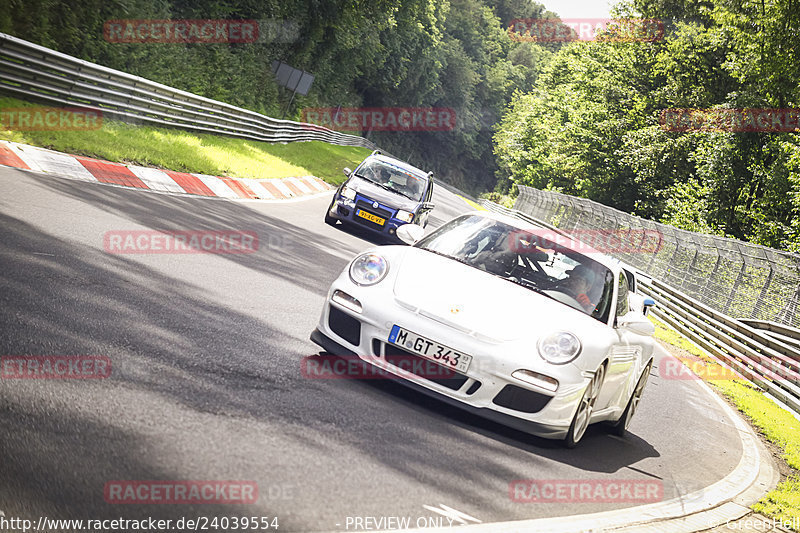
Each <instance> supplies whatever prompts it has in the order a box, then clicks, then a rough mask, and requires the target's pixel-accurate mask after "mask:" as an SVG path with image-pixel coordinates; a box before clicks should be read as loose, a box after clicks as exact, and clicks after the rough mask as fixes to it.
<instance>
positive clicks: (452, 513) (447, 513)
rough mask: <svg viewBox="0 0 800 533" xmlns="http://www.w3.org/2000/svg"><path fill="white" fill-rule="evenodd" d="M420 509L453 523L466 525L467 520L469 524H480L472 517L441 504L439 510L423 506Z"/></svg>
mask: <svg viewBox="0 0 800 533" xmlns="http://www.w3.org/2000/svg"><path fill="white" fill-rule="evenodd" d="M422 507H424V508H425V509H427V510H429V511H433V512H434V513H438V514H440V515H442V516H444V517H445V518H448V519H450V520H453V521H454V522H456V521H457V522H458V523H459V524H461V525H464V524H467V523H468V522H467V520H469V521H470V522H475V523H476V524H481V523H482V522H481V521H480V520H478V519H477V518H475V517H474V516H470V515H468V514H467V513H462V512H461V511H457V510H455V509H453V508H452V507H448V506H447V505H445V504H443V503H440V504H439V507H441V509H440V508H439V507H431V506H430V505H423V506H422Z"/></svg>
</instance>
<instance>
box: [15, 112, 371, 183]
mask: <svg viewBox="0 0 800 533" xmlns="http://www.w3.org/2000/svg"><path fill="white" fill-rule="evenodd" d="M20 107H36V104H31V103H28V102H23V101H21V100H17V99H14V98H0V112H1V111H3V110H5V109H9V108H11V109H13V108H20ZM5 128H6V126H5V125H0V139H4V140H8V141H15V142H19V143H25V144H32V145H34V146H41V147H43V148H50V149H52V150H58V151H61V152H68V153H71V154H76V155H85V156H89V157H96V158H98V159H105V160H108V161H116V162H121V163H134V164H137V165H142V166H149V167H156V168H163V169H167V170H177V171H181V172H198V173H201V174H211V175H215V176H232V177H237V178H286V177H290V176H308V175H311V176H317V177H319V178H322V179H324V180H325V181H327V182H328V183H332V184H339V183H341V182H342V181H343V180H344V179H345V177H344V175H343V174H342V168H344V167H350V168H355V166H356V165H357V164H358V163H359V162H360V161H361V160H362V159H364V157H366V156H367V155H368V154H369V153H370V150H367V149H366V148H358V147H353V146H338V145H334V144H328V143H323V142H318V141H311V142H298V143H288V144H270V143H265V142H258V141H248V140H243V139H235V138H233V137H223V136H217V135H209V134H202V133H192V132H187V131H183V130H178V129H168V128H156V127H152V126H145V125H132V124H127V123H124V122H120V121H114V120H104V121H103V123H102V127H101V128H99V129H95V130H86V131H14V130H9V129H5Z"/></svg>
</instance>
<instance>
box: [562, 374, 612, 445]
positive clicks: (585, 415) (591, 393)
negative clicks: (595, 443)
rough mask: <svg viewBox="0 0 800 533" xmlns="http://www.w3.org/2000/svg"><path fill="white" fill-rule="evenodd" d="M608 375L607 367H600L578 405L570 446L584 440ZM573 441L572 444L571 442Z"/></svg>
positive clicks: (571, 429)
mask: <svg viewBox="0 0 800 533" xmlns="http://www.w3.org/2000/svg"><path fill="white" fill-rule="evenodd" d="M605 375H606V367H605V365H600V367H599V368H598V369H597V371H596V372H595V373H594V376H592V381H590V382H589V386H588V387H586V391H585V392H584V393H583V397H582V398H581V402H580V404H578V411H577V412H576V413H575V419H574V420H573V421H572V425H571V427H570V432H571V434H570V436H569V437H568V444H572V445H575V444H577V443H578V441H580V440H581V439H582V438H583V435H584V433H586V429H587V428H588V427H589V420H591V418H592V412H594V404H595V402H596V401H597V396H598V395H599V394H600V388H601V387H602V386H603V379H604V378H605ZM569 441H571V443H570V442H569Z"/></svg>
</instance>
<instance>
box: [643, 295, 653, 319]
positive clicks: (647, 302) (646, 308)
mask: <svg viewBox="0 0 800 533" xmlns="http://www.w3.org/2000/svg"><path fill="white" fill-rule="evenodd" d="M655 305H656V301H655V300H653V299H652V298H645V299H644V303H643V304H642V314H643V315H644V316H647V312H648V311H650V308H651V307H655Z"/></svg>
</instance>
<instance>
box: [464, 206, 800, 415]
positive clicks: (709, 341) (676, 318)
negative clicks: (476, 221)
mask: <svg viewBox="0 0 800 533" xmlns="http://www.w3.org/2000/svg"><path fill="white" fill-rule="evenodd" d="M480 205H481V206H483V207H484V208H486V209H488V210H489V211H493V212H498V213H503V214H506V215H510V216H515V217H518V218H521V219H524V220H527V221H529V222H532V223H534V224H537V225H540V226H542V227H545V228H548V229H551V230H553V231H557V232H559V233H561V234H563V235H566V236H569V232H568V231H564V230H561V229H558V228H556V227H554V226H552V225H551V224H548V223H546V222H545V221H543V220H540V219H538V218H536V217H534V216H532V215H529V214H526V213H522V212H520V211H517V210H515V209H509V208H507V207H503V206H500V205H498V204H495V203H492V202H489V201H487V200H481V201H480ZM639 287H640V289H639V290H641V292H642V293H643V294H645V295H647V296H650V297H652V298H653V299H654V300H655V301H656V306H655V308H654V309H653V311H652V312H653V313H654V314H655V315H656V316H657V317H658V318H660V319H661V320H662V321H664V322H666V323H667V324H669V325H670V326H672V327H673V328H675V329H676V330H677V331H679V332H680V333H682V334H683V335H685V336H686V337H688V338H689V339H691V340H692V341H694V342H695V343H696V344H697V345H698V346H700V347H701V348H703V349H704V350H705V351H706V352H707V353H708V354H709V355H711V356H712V357H714V359H716V360H717V361H718V362H719V363H720V364H722V365H723V366H724V367H726V368H729V369H730V370H732V371H733V372H734V373H736V374H738V375H739V376H740V377H741V378H742V379H744V380H746V381H748V382H750V383H751V384H753V385H755V386H757V387H759V388H760V389H762V390H763V391H765V392H767V393H769V394H770V395H772V396H773V397H775V398H777V399H778V400H780V401H781V402H783V403H784V404H786V405H788V406H789V407H790V408H792V409H793V410H794V411H796V412H798V413H800V346H798V345H797V344H796V343H793V342H787V340H786V338H792V335H794V334H795V333H796V332H797V330H795V329H794V328H788V327H786V326H782V325H780V324H774V323H772V324H770V323H758V321H749V320H747V321H744V320H737V319H735V318H733V317H730V316H728V315H726V314H724V313H722V312H720V311H717V310H714V309H712V308H711V307H709V306H708V305H705V304H703V303H702V302H699V301H698V300H696V299H694V298H692V297H691V296H689V295H687V294H685V293H684V292H681V291H679V290H677V289H675V288H673V287H671V286H669V285H667V284H666V283H663V282H661V281H659V280H657V279H651V278H650V277H649V276H647V275H645V276H642V277H641V278H640V282H639ZM754 326H758V327H754ZM767 329H771V330H772V333H774V334H770V332H769V331H767ZM795 341H796V339H795Z"/></svg>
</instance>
